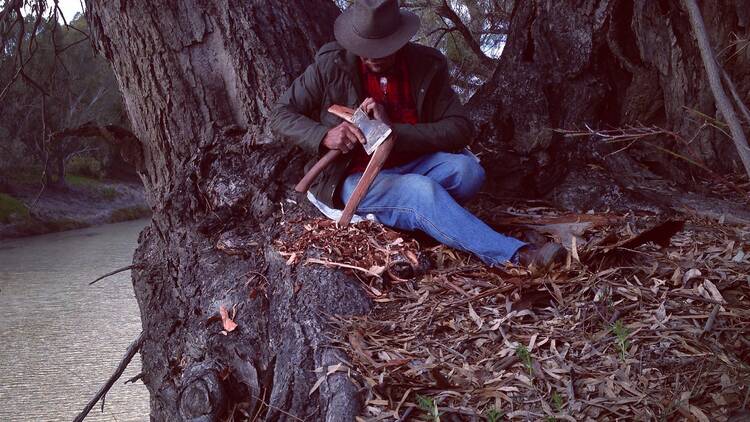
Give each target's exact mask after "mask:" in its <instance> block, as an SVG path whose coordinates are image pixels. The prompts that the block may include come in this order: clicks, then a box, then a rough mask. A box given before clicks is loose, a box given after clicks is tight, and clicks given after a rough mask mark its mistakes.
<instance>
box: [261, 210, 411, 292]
mask: <svg viewBox="0 0 750 422" xmlns="http://www.w3.org/2000/svg"><path fill="white" fill-rule="evenodd" d="M276 247H277V249H278V250H279V252H280V253H281V255H282V256H285V257H287V259H288V261H287V263H289V264H290V265H291V264H295V263H299V262H301V263H303V264H318V265H327V266H334V267H339V268H344V269H346V270H351V271H353V273H354V274H355V275H357V276H358V277H360V279H362V280H363V282H364V283H363V286H364V287H365V288H366V289H367V290H368V292H369V293H370V295H372V296H374V297H378V296H381V295H382V294H383V293H382V285H380V283H375V284H373V281H375V280H374V279H377V278H379V277H380V276H381V275H382V274H383V273H384V271H385V270H386V269H387V268H388V266H389V265H390V264H391V263H393V262H395V261H402V260H407V261H409V262H411V263H412V264H414V265H418V264H419V263H418V255H419V253H420V252H419V251H420V246H419V243H417V241H416V240H414V239H408V238H406V237H405V236H404V235H402V234H401V233H399V232H396V231H394V230H391V229H389V228H387V227H385V226H383V225H381V224H377V223H373V222H372V221H363V222H360V223H357V224H351V225H349V226H347V227H346V228H339V227H338V226H337V225H336V223H335V222H334V221H331V220H327V219H323V218H315V219H309V220H300V221H293V222H289V223H288V224H287V231H286V233H285V234H284V236H282V238H280V239H278V240H277V241H276Z"/></svg>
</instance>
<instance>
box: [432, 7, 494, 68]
mask: <svg viewBox="0 0 750 422" xmlns="http://www.w3.org/2000/svg"><path fill="white" fill-rule="evenodd" d="M435 13H436V14H437V15H438V16H440V17H441V18H445V19H448V20H449V21H451V23H452V24H453V26H454V27H455V28H456V30H458V32H459V33H460V34H461V36H462V37H463V38H464V40H465V41H466V44H467V45H468V46H469V48H470V49H471V51H472V52H473V53H474V54H475V55H476V56H477V57H478V58H479V60H481V61H482V63H484V64H485V65H487V66H495V65H497V60H495V59H492V58H490V57H489V56H487V55H486V54H484V51H482V46H481V45H479V41H477V39H476V38H474V35H473V34H472V33H471V30H470V29H469V28H468V27H467V26H466V25H465V24H464V22H463V21H462V20H461V17H460V16H458V14H456V12H455V11H454V10H453V9H451V7H450V6H449V5H448V2H447V1H446V0H443V1H442V4H440V5H438V6H437V7H435Z"/></svg>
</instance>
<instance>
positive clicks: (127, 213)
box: [108, 206, 151, 223]
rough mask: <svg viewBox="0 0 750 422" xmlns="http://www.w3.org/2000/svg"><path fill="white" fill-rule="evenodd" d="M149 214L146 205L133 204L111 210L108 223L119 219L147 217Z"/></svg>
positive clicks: (149, 211)
mask: <svg viewBox="0 0 750 422" xmlns="http://www.w3.org/2000/svg"><path fill="white" fill-rule="evenodd" d="M149 215H151V210H149V209H148V208H146V207H141V206H133V207H125V208H120V209H117V210H115V211H114V212H112V215H111V216H110V217H109V220H108V221H109V222H110V223H119V222H120V221H130V220H137V219H139V218H144V217H148V216H149Z"/></svg>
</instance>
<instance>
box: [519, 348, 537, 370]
mask: <svg viewBox="0 0 750 422" xmlns="http://www.w3.org/2000/svg"><path fill="white" fill-rule="evenodd" d="M516 356H518V359H520V360H521V363H523V366H524V367H525V368H526V370H527V371H529V376H533V373H534V366H533V358H532V357H531V352H529V349H527V348H526V346H524V345H523V344H522V345H520V346H518V348H517V349H516Z"/></svg>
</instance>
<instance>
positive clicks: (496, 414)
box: [484, 407, 505, 422]
mask: <svg viewBox="0 0 750 422" xmlns="http://www.w3.org/2000/svg"><path fill="white" fill-rule="evenodd" d="M504 416H505V413H503V412H501V411H499V410H497V409H495V408H494V407H493V408H490V409H489V410H487V411H485V412H484V417H486V418H487V422H499V421H501V420H503V417H504Z"/></svg>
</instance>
